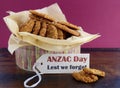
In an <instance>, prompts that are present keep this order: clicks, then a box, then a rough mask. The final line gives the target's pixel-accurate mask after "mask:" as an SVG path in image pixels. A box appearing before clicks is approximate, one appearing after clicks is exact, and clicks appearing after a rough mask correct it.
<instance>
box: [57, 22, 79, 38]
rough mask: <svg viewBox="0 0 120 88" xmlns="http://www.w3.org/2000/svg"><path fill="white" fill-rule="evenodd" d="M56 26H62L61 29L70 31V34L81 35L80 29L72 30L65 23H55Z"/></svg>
mask: <svg viewBox="0 0 120 88" xmlns="http://www.w3.org/2000/svg"><path fill="white" fill-rule="evenodd" d="M55 26H56V27H58V28H60V29H61V30H64V31H66V32H68V33H70V34H73V35H75V36H80V33H79V32H78V31H75V30H72V29H70V28H68V27H67V26H65V25H62V24H60V23H55Z"/></svg>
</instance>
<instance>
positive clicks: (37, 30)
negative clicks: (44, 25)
mask: <svg viewBox="0 0 120 88" xmlns="http://www.w3.org/2000/svg"><path fill="white" fill-rule="evenodd" d="M40 27H41V22H40V21H35V25H34V28H33V32H32V33H33V34H36V35H37V34H38V33H39V30H40Z"/></svg>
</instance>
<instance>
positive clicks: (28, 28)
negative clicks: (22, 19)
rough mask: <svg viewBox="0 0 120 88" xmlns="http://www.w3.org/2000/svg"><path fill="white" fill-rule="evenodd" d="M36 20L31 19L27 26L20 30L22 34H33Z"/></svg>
mask: <svg viewBox="0 0 120 88" xmlns="http://www.w3.org/2000/svg"><path fill="white" fill-rule="evenodd" d="M34 24H35V22H34V20H33V19H30V20H29V21H28V22H27V23H26V24H25V25H22V26H21V28H20V32H30V33H31V32H32V29H33V27H34Z"/></svg>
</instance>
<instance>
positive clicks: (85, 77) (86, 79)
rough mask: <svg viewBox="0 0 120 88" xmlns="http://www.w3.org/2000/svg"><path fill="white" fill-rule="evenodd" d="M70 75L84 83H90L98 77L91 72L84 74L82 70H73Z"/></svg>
mask: <svg viewBox="0 0 120 88" xmlns="http://www.w3.org/2000/svg"><path fill="white" fill-rule="evenodd" d="M72 76H73V77H74V78H75V79H76V80H77V81H82V82H85V83H92V82H96V81H97V80H98V77H97V76H95V75H92V74H86V73H85V72H84V71H83V70H82V71H80V72H73V74H72Z"/></svg>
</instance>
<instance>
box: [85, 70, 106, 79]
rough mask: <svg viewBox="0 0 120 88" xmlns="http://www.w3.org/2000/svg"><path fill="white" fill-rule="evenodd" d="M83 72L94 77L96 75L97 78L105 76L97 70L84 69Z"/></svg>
mask: <svg viewBox="0 0 120 88" xmlns="http://www.w3.org/2000/svg"><path fill="white" fill-rule="evenodd" d="M83 71H84V72H86V73H88V74H94V75H98V76H102V77H104V76H105V72H104V71H101V70H98V69H92V68H84V69H83Z"/></svg>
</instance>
